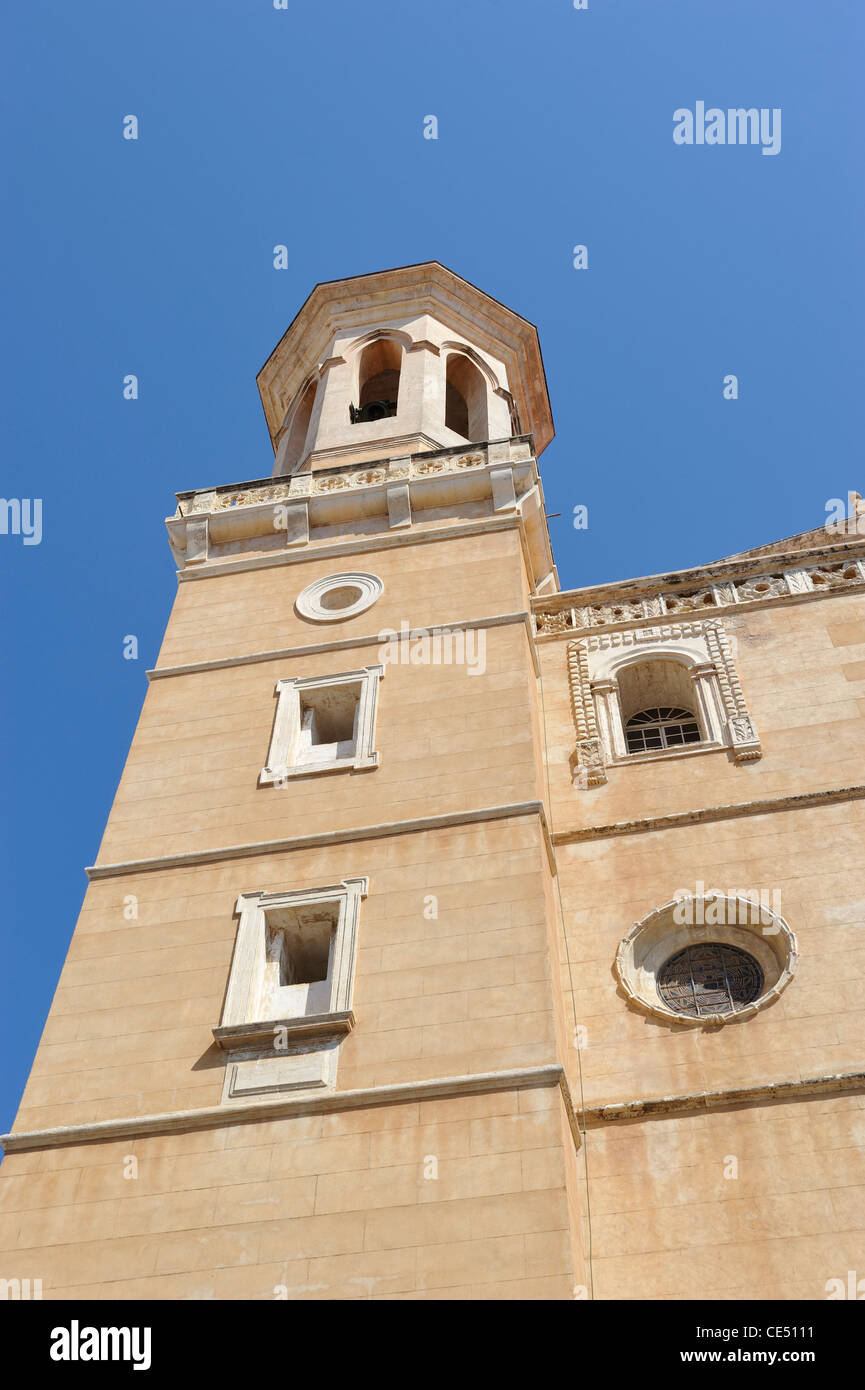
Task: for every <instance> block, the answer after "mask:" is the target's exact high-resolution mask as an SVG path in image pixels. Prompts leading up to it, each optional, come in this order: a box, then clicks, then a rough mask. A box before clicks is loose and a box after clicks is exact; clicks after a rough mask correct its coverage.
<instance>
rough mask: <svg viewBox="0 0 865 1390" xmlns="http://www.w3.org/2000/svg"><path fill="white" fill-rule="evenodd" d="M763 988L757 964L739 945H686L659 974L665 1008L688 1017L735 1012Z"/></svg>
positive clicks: (761, 972)
mask: <svg viewBox="0 0 865 1390" xmlns="http://www.w3.org/2000/svg"><path fill="white" fill-rule="evenodd" d="M762 989H763V971H762V969H761V967H760V965H759V962H758V961H756V960H755V959H754V957H753V956H751V955H749V954H748V952H747V951H743V950H741V949H740V948H739V947H738V946H729V945H726V944H725V943H724V942H721V941H703V942H699V943H696V942H695V944H694V945H693V946H686V947H685V949H684V951H677V952H676V954H675V955H674V956H670V959H669V960H668V961H665V962H664V964H663V965H662V966H661V969H660V970H659V972H658V994H659V995H660V996H661V998H662V999H663V1001H664V1003H665V1004H666V1005H667V1007H668V1008H670V1009H672V1010H673V1011H674V1012H675V1013H677V1014H688V1015H689V1016H690V1017H691V1018H706V1017H707V1016H708V1015H710V1014H724V1013H738V1012H739V1010H740V1009H744V1008H745V1007H746V1006H747V1005H748V1004H752V1003H753V1002H754V1000H755V999H756V998H757V997H758V996H759V994H760V993H761V991H762Z"/></svg>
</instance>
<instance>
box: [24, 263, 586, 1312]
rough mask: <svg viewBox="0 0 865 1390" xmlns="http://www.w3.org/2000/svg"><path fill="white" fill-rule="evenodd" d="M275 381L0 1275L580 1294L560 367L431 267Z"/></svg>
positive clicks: (88, 916)
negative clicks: (550, 616) (553, 619)
mask: <svg viewBox="0 0 865 1390" xmlns="http://www.w3.org/2000/svg"><path fill="white" fill-rule="evenodd" d="M258 385H259V389H260V392H261V399H262V403H263V406H264V413H265V418H266V421H267V426H268V430H269V433H270V438H271V442H272V446H273V452H274V463H273V468H272V472H271V473H270V476H265V474H266V473H267V472H268V470H267V469H262V475H263V476H261V477H259V478H257V479H254V480H252V481H239V482H231V483H226V484H224V485H219V486H216V487H208V488H199V489H196V490H192V491H186V492H181V493H179V494H178V496H177V509H176V511H175V513H174V515H173V516H170V517H169V518H168V519H167V522H166V525H167V527H168V533H169V540H170V544H171V549H172V553H173V555H174V558H175V561H176V563H177V567H178V593H177V598H176V600H175V603H174V607H173V611H172V614H171V617H170V620H169V623H168V626H167V630H166V633H165V638H164V641H163V644H162V648H161V651H160V653H159V657H158V660H157V663H156V666H155V668H154V670H153V671H151V672H150V673H149V676H150V686H149V690H148V694H147V698H146V700H145V703H144V707H143V710H142V714H141V719H140V722H139V725H138V729H137V730H136V733H135V737H134V739H133V743H132V747H131V750H130V754H129V758H128V761H127V764H126V768H125V770H124V773H123V778H122V780H121V783H120V786H119V788H118V792H117V796H116V799H115V803H114V806H113V808H112V810H111V814H110V816H109V819H108V824H107V827H106V830H105V834H104V837H103V840H102V845H101V847H100V851H99V855H98V857H97V860H96V863H95V864H94V865H93V866H91V868H90V869H89V870H88V876H89V880H90V882H89V886H88V891H87V896H86V899H85V902H84V906H83V909H82V913H81V917H80V919H79V923H78V926H77V928H76V931H75V934H74V936H73V938H72V942H71V946H70V950H69V955H68V958H67V960H66V963H65V966H64V969H63V973H62V976H61V979H60V982H59V985H58V989H57V994H56V996H55V999H54V1003H53V1005H52V1009H51V1013H50V1015H49V1018H48V1022H47V1024H46V1028H45V1033H44V1035H43V1038H42V1042H41V1044H40V1048H39V1050H38V1053H37V1056H36V1059H35V1062H34V1066H33V1070H32V1073H31V1076H30V1079H29V1081H28V1085H27V1088H26V1091H25V1094H24V1097H23V1100H22V1104H21V1108H20V1110H19V1113H18V1116H17V1118H16V1122H15V1126H14V1129H13V1132H12V1134H11V1135H8V1136H6V1138H5V1140H4V1141H3V1142H4V1146H5V1149H6V1159H5V1161H4V1164H3V1168H2V1179H3V1182H2V1183H0V1186H3V1187H4V1188H5V1191H6V1193H7V1194H9V1195H10V1201H11V1204H12V1206H11V1209H10V1210H7V1211H6V1212H5V1213H4V1214H3V1215H2V1216H0V1248H2V1250H3V1251H4V1252H5V1253H4V1254H3V1256H2V1269H0V1274H6V1275H7V1276H8V1277H18V1278H22V1279H23V1278H26V1277H38V1278H40V1279H42V1281H43V1290H44V1294H43V1296H44V1297H46V1298H51V1297H63V1296H68V1297H73V1296H74V1297H92V1298H110V1299H114V1298H142V1297H143V1298H151V1297H155V1298H238V1299H273V1298H288V1299H291V1300H294V1299H304V1298H308V1297H316V1298H321V1297H325V1298H357V1297H385V1296H392V1295H394V1294H397V1295H399V1294H405V1295H408V1296H415V1297H417V1296H421V1297H423V1296H441V1294H442V1292H444V1291H447V1295H448V1296H450V1297H455V1298H469V1297H488V1296H497V1297H506V1298H518V1299H519V1298H524V1297H544V1298H546V1297H552V1298H570V1297H572V1290H573V1287H574V1284H575V1283H576V1284H578V1285H582V1284H584V1283H585V1276H584V1274H583V1270H582V1255H581V1242H580V1220H579V1187H578V1179H577V1176H576V1174H577V1167H576V1161H575V1154H576V1145H577V1142H578V1141H577V1137H576V1135H575V1127H574V1114H573V1107H572V1105H571V1103H570V1100H569V1095H568V1090H567V1083H566V1081H565V1077H564V1073H563V1068H562V1065H561V1056H562V1051H563V1047H564V1042H563V1038H564V1027H565V1025H564V1022H563V1018H562V1016H561V1007H562V1006H561V1004H560V991H559V990H558V989H557V988H554V987H553V984H552V981H553V980H555V979H557V978H558V969H559V965H558V947H557V944H556V942H557V937H556V928H555V925H554V913H553V910H552V878H553V873H554V854H553V851H552V844H551V838H550V831H549V825H548V821H547V817H546V813H545V810H544V795H545V791H544V787H545V781H544V772H543V751H542V735H541V725H540V718H539V706H538V699H537V675H538V665H537V652H536V647H535V641H534V629H533V626H532V620H531V615H530V609H531V603H532V600H533V599H535V598H538V597H540V596H542V595H545V594H546V595H552V594H554V593H555V591H556V590H557V589H558V581H557V576H556V571H555V566H554V563H553V558H552V553H551V550H550V543H549V536H548V532H547V525H546V518H545V513H544V503H543V492H542V487H541V481H540V477H539V473H538V464H537V455H538V453H539V452H540V451H541V450H542V449H543V448H544V447H545V445H546V444H547V443H548V442H549V440H550V438H551V436H552V419H551V415H550V408H549V402H548V398H547V391H546V384H545V379H544V371H543V364H542V360H541V355H540V349H539V345H538V340H537V333H536V331H535V329H534V328H533V326H532V325H531V324H529V323H528V322H527V321H526V320H525V319H523V318H521V317H520V316H519V315H517V314H515V313H514V312H513V311H512V310H510V309H507V308H505V307H504V306H503V305H501V304H499V303H498V302H497V301H496V300H494V299H492V298H490V297H489V296H488V295H486V294H483V293H482V292H481V291H480V290H478V289H476V288H475V287H474V286H472V285H470V284H469V283H468V282H467V281H465V280H462V279H461V278H460V277H459V276H457V275H455V274H454V273H453V272H451V271H449V270H447V269H445V268H444V267H443V266H441V265H439V264H438V263H435V262H431V263H428V264H424V265H417V266H408V267H403V268H401V269H396V270H390V271H385V272H382V273H380V274H373V275H366V276H361V277H358V278H355V279H351V280H341V281H334V282H331V283H328V284H322V285H319V286H317V287H316V289H314V290H313V292H312V294H311V295H310V297H309V298H308V300H307V301H306V303H305V304H304V305H303V307H302V308H301V310H300V312H299V313H298V315H297V317H296V318H295V320H294V321H293V323H292V324H291V326H290V327H289V328H288V330H287V332H286V333H285V335H284V336H283V338H282V339H281V341H280V342H279V344H278V345H277V347H276V348H275V349H274V351H273V352H272V353H271V355H270V357H269V358H268V360H267V362H266V363H265V365H264V367H263V368H262V369H261V371H260V373H259V376H258Z"/></svg>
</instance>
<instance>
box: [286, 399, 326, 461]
mask: <svg viewBox="0 0 865 1390" xmlns="http://www.w3.org/2000/svg"><path fill="white" fill-rule="evenodd" d="M317 388H318V382H316V381H310V382H308V383H307V385H306V386H305V387H304V388H303V389H302V391H301V393H300V399H299V401H298V404H297V406H296V408H295V411H294V414H293V415H292V419H291V424H290V425H289V429H288V444H287V445H286V450H285V458H284V460H283V464H282V471H283V473H290V472H291V470H292V469H293V468H294V467H295V465H296V464H298V463H299V462H300V460H301V459H302V457H303V453H304V450H305V448H306V436H307V434H308V433H309V422H310V420H311V419H312V407H313V406H314V404H315V393H316V390H317Z"/></svg>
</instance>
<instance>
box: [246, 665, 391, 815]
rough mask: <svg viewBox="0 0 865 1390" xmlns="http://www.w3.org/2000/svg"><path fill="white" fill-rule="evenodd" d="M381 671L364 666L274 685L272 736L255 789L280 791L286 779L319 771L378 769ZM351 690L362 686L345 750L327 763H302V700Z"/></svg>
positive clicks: (296, 678) (293, 678) (280, 681)
mask: <svg viewBox="0 0 865 1390" xmlns="http://www.w3.org/2000/svg"><path fill="white" fill-rule="evenodd" d="M384 669H385V668H384V666H363V667H361V668H360V670H357V671H342V672H340V673H339V674H338V675H333V676H291V677H285V678H284V679H282V680H278V681H277V682H276V686H275V690H274V693H275V694H276V696H277V704H276V715H275V717H274V721H273V732H272V734H271V739H270V748H269V750H268V754H267V762H266V763H265V765H264V767H263V768H262V770H261V773H260V774H259V778H258V784H259V786H261V787H268V786H283V785H284V784H285V782H286V781H287V780H288V779H289V778H293V777H309V776H313V775H314V774H316V773H322V772H339V771H346V770H350V771H353V772H361V771H364V770H366V769H369V768H374V767H378V753H377V752H376V751H375V749H374V748H373V742H374V739H375V720H376V712H377V708H378V687H379V682H380V681H381V680H382V679H383V677H384ZM349 685H359V686H360V694H359V696H358V703H357V713H356V716H355V732H354V738H353V740H351V741H349V750H348V751H345V752H344V753H343V754H342V755H337V756H336V757H333V758H329V759H326V758H322V759H320V760H318V761H308V762H303V761H300V735H301V728H302V717H301V708H302V705H301V697H302V695H303V694H304V692H305V691H310V690H330V689H335V688H336V687H337V686H349Z"/></svg>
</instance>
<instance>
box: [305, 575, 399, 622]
mask: <svg viewBox="0 0 865 1390" xmlns="http://www.w3.org/2000/svg"><path fill="white" fill-rule="evenodd" d="M383 589H384V585H383V584H382V582H381V580H380V579H379V578H378V576H377V575H374V574H362V573H360V572H359V571H355V572H352V573H349V574H330V575H328V576H327V578H326V579H316V581H315V582H314V583H313V584H308V585H307V586H306V588H305V589H304V590H303V592H302V593H301V594H299V595H298V597H297V601H296V603H295V607H296V608H297V611H298V613H299V614H300V615H301V617H302V618H308V619H310V621H312V622H318V623H334V622H339V621H343V620H345V619H346V618H353V617H355V616H356V614H358V613H365V612H366V610H367V608H371V607H372V605H373V604H374V603H375V601H376V599H377V598H378V597H379V595H380V594H381V593H382V590H383Z"/></svg>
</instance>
